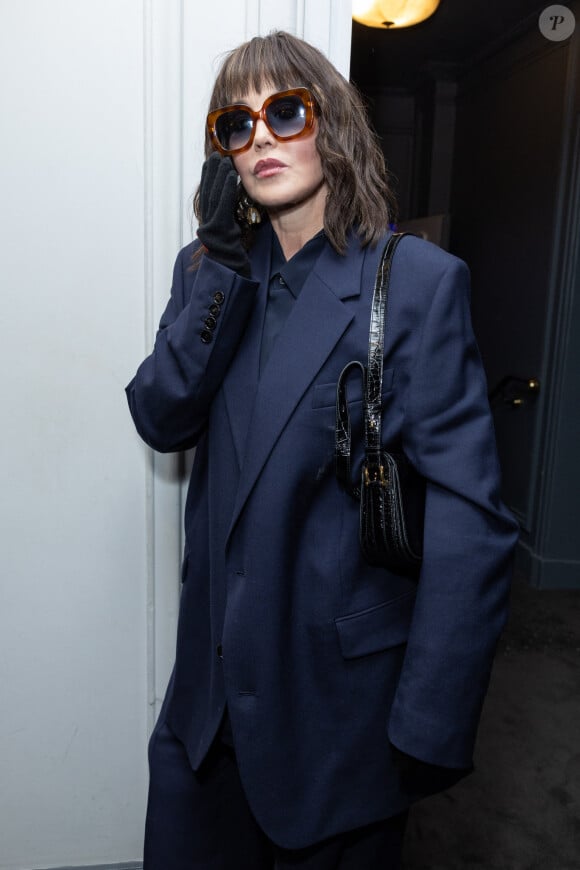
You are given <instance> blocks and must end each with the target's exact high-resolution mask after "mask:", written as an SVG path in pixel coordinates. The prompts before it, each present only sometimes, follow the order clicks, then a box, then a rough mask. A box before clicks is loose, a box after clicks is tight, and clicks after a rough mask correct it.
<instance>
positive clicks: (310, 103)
mask: <svg viewBox="0 0 580 870" xmlns="http://www.w3.org/2000/svg"><path fill="white" fill-rule="evenodd" d="M284 97H300V100H301V101H302V104H303V106H304V108H305V109H306V115H305V118H304V127H303V128H302V130H300V132H298V133H292V134H291V135H290V136H280V135H279V134H278V133H275V132H274V130H272V128H271V127H270V124H269V123H268V118H267V116H266V111H267V109H268V108H269V106H271V105H272V103H274V102H275V101H276V100H279V99H283V98H284ZM236 109H243V110H244V111H246V112H247V113H248V115H249V116H250V118H251V119H252V129H251V130H250V138H249V139H248V141H247V142H246V144H245V145H242V147H241V148H224V147H223V145H222V144H221V142H220V141H219V139H218V135H217V129H216V125H217V122H218V120H219V119H220V118H221V117H222V115H225V114H226V112H231V111H233V110H236ZM314 114H315V102H314V97H313V96H312V93H311V92H310V91H309V90H308V88H302V87H300V88H289V89H288V90H286V91H278V92H277V93H275V94H271V95H270V96H269V97H268V98H267V99H266V100H264V103H263V104H262V108H261V109H258V111H257V112H254V110H253V109H251V108H250V107H249V106H248V105H247V104H246V103H232V104H231V105H229V106H221V107H220V108H219V109H214V110H213V111H212V112H210V113H209V114H208V116H207V129H208V133H209V136H210V139H211V142H212V145H213V146H214V148H215V149H216V150H217V151H219V152H220V154H223V155H224V156H227V157H232V156H233V155H235V154H242V153H243V152H244V151H247V150H248V149H249V148H251V147H252V143H253V141H254V137H255V135H256V125H257V123H258V121H263V122H264V124H265V125H266V127H267V128H268V130H269V131H270V133H271V134H272V136H273V137H274V139H276V140H277V141H278V142H290V141H291V140H292V139H300V137H301V136H307V135H309V133H310V132H311V130H312V127H313V126H314Z"/></svg>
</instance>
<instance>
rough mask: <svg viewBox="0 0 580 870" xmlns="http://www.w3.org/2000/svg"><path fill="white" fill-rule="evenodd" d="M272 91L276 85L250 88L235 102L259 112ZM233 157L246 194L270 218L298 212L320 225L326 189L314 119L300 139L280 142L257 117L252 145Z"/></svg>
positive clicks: (309, 220) (273, 91)
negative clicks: (252, 89)
mask: <svg viewBox="0 0 580 870" xmlns="http://www.w3.org/2000/svg"><path fill="white" fill-rule="evenodd" d="M273 93H276V89H275V88H263V89H262V90H261V91H259V92H256V91H250V92H249V93H246V94H242V95H241V97H240V99H239V100H237V102H242V103H245V104H246V105H247V106H250V108H251V109H254V110H255V111H258V110H259V109H260V108H261V107H262V104H263V103H264V100H265V99H267V97H269V96H270V95H271V94H273ZM232 159H233V161H234V166H235V167H236V170H237V172H238V175H239V176H240V178H241V180H242V184H243V185H244V188H245V189H246V191H247V193H248V194H249V196H250V197H251V198H252V199H253V200H254V201H255V202H257V203H259V204H260V205H261V206H263V207H264V208H265V209H266V211H267V212H268V214H269V215H270V217H274V216H276V217H277V216H282V215H283V214H284V213H286V212H296V211H298V212H300V214H301V215H303V216H304V218H305V219H306V220H308V222H309V223H310V222H312V221H313V220H314V221H315V222H316V223H318V224H319V225H320V226H322V225H323V218H324V206H325V202H326V195H327V192H328V189H327V185H326V182H325V181H324V176H323V174H322V163H321V160H320V155H319V154H318V151H317V150H316V121H315V122H314V127H313V128H312V130H311V131H310V132H309V134H308V135H306V136H304V137H303V138H301V139H294V140H292V141H290V142H280V141H278V140H277V139H275V138H274V136H272V134H271V132H270V130H269V129H268V127H267V126H266V124H265V123H264V121H262V120H259V121H258V123H257V126H256V132H255V136H254V141H253V142H252V145H251V147H250V148H249V149H248V150H247V151H244V152H243V153H241V154H237V155H236V156H235V157H233V158H232Z"/></svg>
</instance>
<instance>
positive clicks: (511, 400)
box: [489, 375, 540, 408]
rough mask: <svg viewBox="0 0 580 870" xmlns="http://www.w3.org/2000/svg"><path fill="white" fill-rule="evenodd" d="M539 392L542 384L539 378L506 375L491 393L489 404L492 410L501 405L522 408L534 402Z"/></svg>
mask: <svg viewBox="0 0 580 870" xmlns="http://www.w3.org/2000/svg"><path fill="white" fill-rule="evenodd" d="M539 392H540V382H539V380H538V379H537V378H519V377H516V376H515V375H506V376H505V377H503V378H502V379H501V380H500V381H499V383H498V384H497V385H496V386H495V387H494V388H493V390H491V391H490V392H489V403H490V405H491V407H492V408H497V407H499V405H509V406H510V407H511V408H521V407H522V405H525V404H526V402H528V403H529V402H530V401H533V400H534V399H535V398H536V396H537V395H538V393H539Z"/></svg>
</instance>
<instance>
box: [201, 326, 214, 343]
mask: <svg viewBox="0 0 580 870" xmlns="http://www.w3.org/2000/svg"><path fill="white" fill-rule="evenodd" d="M212 339H213V335H212V334H211V332H210V331H209V329H204V330H203V332H202V333H201V340H202V341H203V343H204V344H209V343H210V341H212Z"/></svg>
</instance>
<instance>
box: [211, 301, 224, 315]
mask: <svg viewBox="0 0 580 870" xmlns="http://www.w3.org/2000/svg"><path fill="white" fill-rule="evenodd" d="M221 310H222V307H221V305H218V304H217V302H212V304H211V305H210V306H209V313H210V314H211V316H212V317H219V313H220V311H221Z"/></svg>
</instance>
